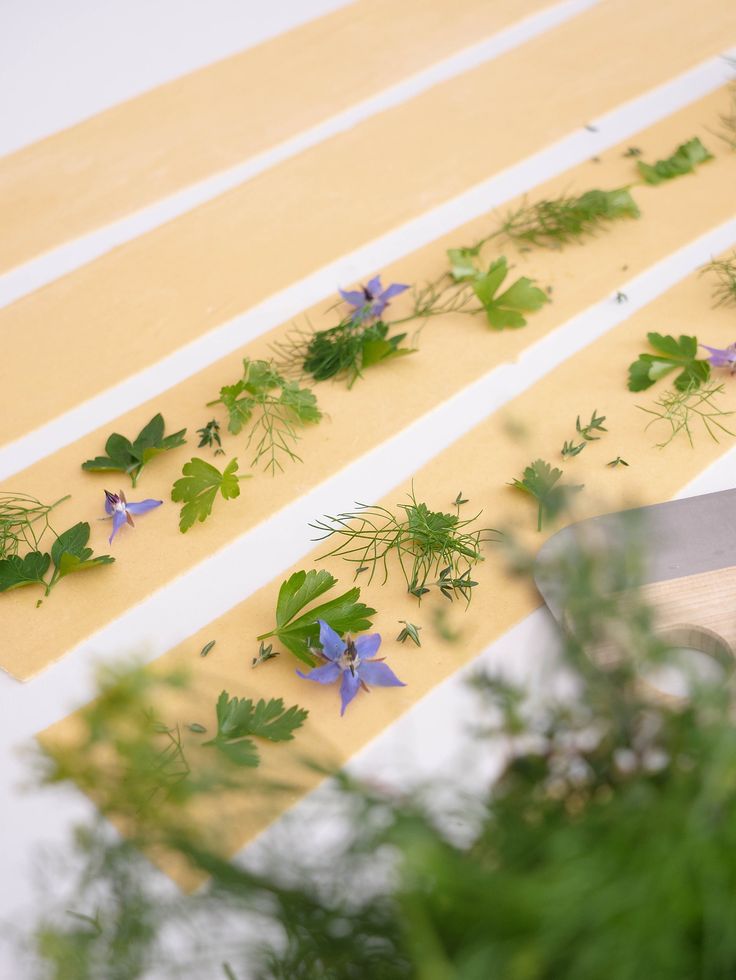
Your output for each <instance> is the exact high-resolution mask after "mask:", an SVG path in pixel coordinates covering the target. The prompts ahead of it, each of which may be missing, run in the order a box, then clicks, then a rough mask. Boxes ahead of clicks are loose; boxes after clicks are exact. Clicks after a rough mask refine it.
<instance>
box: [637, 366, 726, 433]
mask: <svg viewBox="0 0 736 980" xmlns="http://www.w3.org/2000/svg"><path fill="white" fill-rule="evenodd" d="M724 393H725V386H724V385H722V384H716V383H715V382H714V381H711V382H708V383H707V384H703V385H701V386H700V387H698V386H697V385H695V384H692V383H691V384H690V385H689V386H688V387H687V388H685V389H684V390H682V391H680V390H678V389H677V388H672V389H670V390H669V391H665V392H664V393H663V394H662V395H661V396H660V397H659V398H658V399H657V400H656V401H655V402H654V407H653V408H646V407H645V406H644V405H639V406H637V407H638V408H640V409H641V411H642V412H646V413H647V415H652V416H653V418H652V419H651V420H650V421H649V422H648V423H647V425H646V428H647V429H648V428H649V426H650V425H654V423H655V422H665V423H666V424H667V425H668V426H669V429H670V431H669V434H668V436H667V438H666V439H665V440H664V441H663V442H658V443H657V448H658V449H664V447H665V446H668V445H669V444H670V443H671V442H672V440H673V439H674V438H675V436H676V435H678V434H679V433H680V432H684V433H685V435H686V436H687V438H688V442H689V443H690V445H691V446H693V445H694V439H693V430H692V426H693V424H695V423H697V422H698V421H699V422H701V423H702V425H703V427H704V428H705V431H706V432H707V433H708V435H709V436H710V437H711V439H712V440H713V441H714V442H718V441H719V439H718V431H719V430H720V432H721V433H722V434H725V435H729V436H732V435H736V433H734V432H732V431H731V430H730V429H729V428H727V427H726V426H725V425H724V424H723V423H722V422H720V421H719V419H722V418H725V417H726V416H728V415H733V414H734V413H733V412H727V411H723V409H721V408H719V406H718V405H717V404H716V400H717V399H718V398H719V397H720V396H721V395H723V394H724Z"/></svg>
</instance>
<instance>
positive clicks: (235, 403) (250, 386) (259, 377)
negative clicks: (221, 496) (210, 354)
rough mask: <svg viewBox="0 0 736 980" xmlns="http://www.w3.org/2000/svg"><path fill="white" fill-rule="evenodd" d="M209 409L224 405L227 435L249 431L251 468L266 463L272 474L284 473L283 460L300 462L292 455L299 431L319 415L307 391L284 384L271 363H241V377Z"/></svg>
mask: <svg viewBox="0 0 736 980" xmlns="http://www.w3.org/2000/svg"><path fill="white" fill-rule="evenodd" d="M207 404H208V405H224V406H225V408H226V409H227V412H228V415H229V422H228V431H229V432H231V433H232V434H233V435H238V434H239V433H240V432H241V431H242V430H243V429H244V428H246V427H248V442H247V445H248V446H249V447H251V446H253V447H254V448H255V455H254V457H253V459H252V461H251V466H257V465H258V464H259V463H261V462H264V461H265V468H266V469H267V470H270V471H271V473H272V474H275V473H276V470H283V462H282V460H283V458H284V457H286V458H287V459H289V460H291V461H292V462H301V457H299V456H298V455H297V454H296V452H295V451H294V445H295V443H296V442H298V440H299V438H300V435H299V429H300V428H302V427H303V426H305V425H308V424H310V423H313V422H319V420H320V419H321V418H322V413H321V412H320V410H319V408H318V407H317V399H316V398H315V397H314V394H313V393H312V391H311V390H310V389H309V388H303V387H300V386H299V385H298V384H297V383H296V382H295V381H287V380H286V378H285V377H284V376H283V375H282V374H281V373H280V372H279V371H278V370H277V368H276V365H275V364H274V362H273V361H252V360H250V358H247V357H246V358H244V359H243V377H242V378H240V379H239V380H238V381H237V382H235V384H232V385H225V386H224V387H222V388H221V389H220V397H219V398H217V399H215V400H214V401H211V402H208V403H207Z"/></svg>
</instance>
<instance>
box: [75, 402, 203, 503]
mask: <svg viewBox="0 0 736 980" xmlns="http://www.w3.org/2000/svg"><path fill="white" fill-rule="evenodd" d="M186 432H187V430H186V429H180V430H179V431H178V432H173V433H172V434H171V435H169V436H165V435H164V419H163V416H162V415H161V414H160V413H158V414H157V415H154V416H153V418H152V419H151V421H150V422H148V423H147V424H146V425H144V427H143V428H142V429H141V431H140V432H139V433H138V435H137V436H136V437H135V439H134V440H133V442H131V441H130V439H127V438H126V437H125V436H121V435H120V433H119V432H113V434H112V435H111V436H110V437H109V439H108V440H107V442H106V443H105V452H106V453H107V455H106V456H95V458H94V459H88V460H87V461H86V462H85V463H82V469H83V470H87V471H88V472H91V473H127V474H128V476H130V480H131V483H132V484H133V486H135V485H136V484H137V482H138V478H139V477H140V475H141V473H142V472H143V468H144V467H145V466H146V464H147V463H149V462H150V461H151V460H152V459H155V457H156V456H159V455H160V454H161V453H164V452H167V451H168V450H169V449H176V448H177V447H178V446H182V445H184V442H185V441H186V440H185V439H184V436H185V435H186Z"/></svg>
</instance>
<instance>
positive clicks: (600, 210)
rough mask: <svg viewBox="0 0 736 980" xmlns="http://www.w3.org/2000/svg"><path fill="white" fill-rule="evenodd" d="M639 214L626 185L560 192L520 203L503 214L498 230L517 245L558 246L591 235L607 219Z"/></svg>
mask: <svg viewBox="0 0 736 980" xmlns="http://www.w3.org/2000/svg"><path fill="white" fill-rule="evenodd" d="M639 215H640V211H639V208H638V206H637V204H636V201H635V200H634V199H633V197H632V196H631V193H630V191H629V189H628V187H619V188H617V189H615V190H612V191H601V190H590V191H586V192H585V194H581V195H580V196H579V197H572V196H569V195H561V196H560V197H555V198H546V199H543V200H541V201H536V202H534V203H533V204H522V205H521V207H519V208H517V209H516V210H515V211H511V212H510V213H509V214H507V215H506V217H505V218H504V220H503V222H502V224H501V227H500V229H499V230H500V231H501V232H502V233H503V234H504V235H505V236H506V237H507V238H509V239H510V240H511V241H512V242H514V243H515V244H516V245H521V246H524V245H528V246H529V245H536V246H538V247H543V248H560V247H562V246H563V245H567V244H568V243H569V242H572V241H579V240H580V239H581V238H584V237H585V236H587V235H594V234H595V233H596V232H597V231H600V230H601V229H602V228H603V227H604V226H605V225H606V224H607V223H608V222H609V221H614V220H616V219H617V218H638V217H639Z"/></svg>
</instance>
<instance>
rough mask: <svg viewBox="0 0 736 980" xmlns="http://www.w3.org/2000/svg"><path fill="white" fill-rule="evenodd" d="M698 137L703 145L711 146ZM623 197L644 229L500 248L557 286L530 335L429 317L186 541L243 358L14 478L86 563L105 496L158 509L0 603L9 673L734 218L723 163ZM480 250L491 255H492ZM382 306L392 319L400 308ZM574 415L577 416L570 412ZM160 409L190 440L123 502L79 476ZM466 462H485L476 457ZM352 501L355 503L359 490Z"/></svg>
mask: <svg viewBox="0 0 736 980" xmlns="http://www.w3.org/2000/svg"><path fill="white" fill-rule="evenodd" d="M724 104H725V94H724V93H723V92H721V93H716V94H714V95H712V96H709V97H708V98H707V99H705V100H702V101H701V102H699V103H697V104H695V105H693V106H691V107H689V108H687V109H685V110H682V111H681V112H679V113H677V114H676V115H673V116H672V117H670V118H668V119H665V120H663V121H662V122H660V123H658V124H657V125H656V126H655V127H653V128H652V129H651V130H648V131H646V132H645V133H642V134H639V135H638V136H637V137H636V143H637V144H638V145H639V146H640V147H641V148H642V149H643V150H644V152H645V153H646V154H647V158H655V157H657V156H661V155H663V154H665V155H666V154H667V153H669V152H670V151H671V149H672V148H673V147H674V146H675V145H676V143H678V142H681V141H682V140H683V139H686V138H689V137H691V136H693V135H695V134H697V133H699V134H701V135H702V136H703V138H704V139H707V137H708V134H707V132H706V130H705V127H708V126H709V125H711V124H714V121H715V118H716V116H717V113H718V112H719V111H720V110H721V109H722V108H723V106H724ZM708 141H709V142H710V143H711V144H712V143H713V140H712V139H710V140H708ZM624 150H625V147H624V146H620V147H616V148H614V149H612V150H611V151H610V152H609V153H607V154H605V155H604V156H603V158H602V159H601V161H600V162H598V163H593V162H590V163H586V164H585V165H583V166H581V167H578V168H576V169H574V170H573V171H571V172H569V173H567V174H565V175H563V176H562V177H561V178H559V179H557V180H555V181H552V182H550V183H548V184H546V185H543V186H541V187H540V188H538V189H537V192H536V193H538V194H539V195H543V196H548V195H552V194H556V193H559V192H560V191H561V190H570V188H574V189H576V190H580V191H582V190H585V189H587V188H588V187H589V186H591V185H594V184H595V185H601V186H604V187H613V186H618V185H620V184H624V183H626V182H627V181H629V180H631V178H632V175H633V172H634V165H633V163H632V161H631V160H630V159H629V158H626V157H624V156H623V153H624ZM635 195H636V199H637V201H638V202H639V203H640V206H641V209H642V212H643V216H642V218H641V219H639V220H638V221H631V220H623V221H618V222H615V223H612V224H611V225H610V227H609V230H607V231H606V232H602V233H601V234H600V235H599V236H598V237H596V238H594V239H591V240H589V241H588V243H587V244H585V245H584V246H583V245H572V246H570V247H568V248H566V249H564V250H562V251H556V252H555V251H544V250H536V251H533V252H525V253H521V254H516V255H514V254H513V253H509V254H511V255H512V257H513V261H514V262H515V263H516V265H515V268H514V269H513V270H512V276H515V275H517V274H522V273H524V274H527V275H530V276H532V277H536V278H537V279H538V281H539V282H540V284H542V285H547V284H550V285H553V287H554V289H553V293H552V299H553V301H552V302H551V303H550V304H548V305H547V306H546V307H544V308H543V309H542V310H541V311H540V312H538V313H535V314H531V315H530V316H529V321H528V326H527V327H525V328H523V329H521V330H509V331H504V332H501V333H499V332H493V331H491V330H489V329H488V328H487V326H486V325H485V323H484V321H483V320H482V319H481V318H471V317H462V316H460V315H452V316H445V317H438V318H436V319H433V320H431V321H430V322H429V324H428V325H427V326H426V327H425V329H424V330H423V332H422V334H421V336H420V337H419V339H418V344H419V351H418V353H416V354H413V355H411V356H409V357H406V358H403V359H401V360H399V361H396V362H393V363H388V364H386V365H383V366H379V367H376V368H371V369H369V370H368V371H367V372H366V374H365V377H364V379H363V380H360V381H358V382H357V383H356V384H355V386H354V387H353V388H352V390H350V391H348V390H347V388H346V387H345V384H344V382H340V383H331V382H330V383H325V384H321V385H318V386H317V388H316V393H317V396H318V400H319V404H320V406H321V408H322V409H323V410H324V412H325V413H326V416H327V417H326V418H325V419H324V420H323V421H322V422H321V423H320V424H319V425H318V426H314V427H310V428H309V429H305V430H303V440H302V441H301V442H300V443H299V446H298V452H299V454H300V456H301V457H302V458H303V459H304V460H305V462H304V463H303V464H300V463H294V464H289V466H288V468H287V470H286V472H285V473H283V474H279V475H277V476H276V477H271V476H269V475H267V474H265V473H261V472H258V473H257V475H256V476H255V478H254V479H252V480H247V481H244V482H243V483H242V484H241V487H242V490H241V496H240V497H239V498H238V499H237V500H234V501H223V500H222V499H220V498H218V500H217V501H216V502H215V505H214V512H213V515H212V517H211V518H210V519H209V521H208V522H207V523H205V524H203V525H199V524H197V525H195V527H193V528H192V529H191V530H190V531H188V532H187V533H186V534H184V535H182V534H181V533H180V532H179V530H178V516H179V508H178V506H177V505H175V504H173V503H172V502H171V501H170V500H169V494H170V489H171V486H172V484H173V482H174V480H175V479H177V477H178V476H180V474H181V467H182V465H183V463H184V462H185V461H186V460H188V459H189V458H190V457H191V456H193V455H194V456H203V457H204V458H209V451H208V450H198V449H196V438H195V431H194V430H195V429H196V428H198V427H200V426H202V425H203V424H204V423H205V422H206V421H207V420H208V419H209V418H211V417H212V414H213V409H210V408H206V407H205V404H206V402H208V401H210V400H212V399H213V398H216V397H217V395H218V392H219V389H220V387H221V386H222V385H224V384H230V383H232V382H234V381H235V380H236V379H237V378H238V377H239V375H240V368H241V365H240V357H241V356H242V353H243V352H242V351H241V352H238V354H234V355H233V356H231V357H228V358H226V359H224V360H223V361H221V362H220V363H218V364H216V365H213V366H212V367H210V368H208V369H206V370H205V371H203V372H201V373H200V374H198V375H196V376H195V377H193V378H190V379H189V380H187V381H186V382H183V383H182V384H180V385H178V386H177V387H175V388H174V389H172V390H170V391H168V392H166V393H165V394H164V395H162V396H161V397H159V398H157V399H155V400H154V401H152V402H150V403H148V404H145V405H142V406H140V407H139V408H137V409H135V410H134V411H132V412H129V413H127V414H126V415H125V416H123V417H122V418H120V419H118V420H116V421H115V422H114V423H111V424H109V425H106V426H105V427H104V429H100V430H98V431H97V432H94V433H92V434H90V435H89V436H87V437H85V438H84V439H81V440H79V441H78V442H76V443H74V444H72V445H70V446H67V447H65V448H64V449H62V450H60V451H59V452H57V453H55V454H54V455H53V456H50V457H48V458H47V459H44V460H42V461H40V462H39V463H37V464H35V465H34V466H32V467H30V468H29V469H27V470H25V471H23V472H22V473H19V474H17V475H16V476H15V477H14V478H13V480H12V486H11V485H9V486H8V487H7V489H11V488H12V489H16V490H19V491H23V492H27V493H32V494H34V495H35V496H36V497H38V498H39V499H42V500H45V501H51V500H56V499H58V498H59V497H61V496H63V495H64V494H66V493H71V494H72V500H71V501H69V502H68V503H66V504H64V505H62V507H60V508H59V510H58V513H57V514H56V515H55V525H56V526H57V528H58V529H59V530H60V529H62V528H63V527H66V526H70V525H71V524H73V523H75V522H76V521H78V520H90V523H91V524H92V538H91V545H92V547H93V548H94V550H95V552H96V553H105V552H107V551H108V550H110V549H108V546H107V536H108V534H109V523H105V522H98V521H96V520H95V519H94V518H95V517H97V516H98V515H99V516H102V514H103V511H102V504H103V489H104V488H107V489H110V490H113V491H116V490H117V489H118V488H119V487H121V486H122V487H123V488H124V489H126V491H127V492H128V497H129V499H132V500H140V499H143V498H145V497H155V498H159V499H164V500H165V501H166V503H165V504H164V506H163V507H161V508H160V509H158V510H155V511H152V512H151V513H149V514H147V515H146V516H145V517H142V518H141V520H140V521H139V523H138V526H137V527H136V528H135V530H131V529H124V530H123V532H121V533H120V534H119V535H118V537H117V538H116V539H115V541H114V543H113V547H112V549H111V550H112V553H113V554H114V555H115V556H116V558H117V561H116V563H115V565H113V566H111V567H109V568H104V569H100V570H97V571H94V572H92V573H90V574H89V575H85V576H71V577H69V578H68V579H66V580H65V581H63V582H62V583H60V585H59V586H58V588H57V589H56V591H55V593H54V594H52V596H51V597H50V598H49V599H48V600H45V601H44V603H43V605H42V606H41V608H40V609H35V608H34V601H35V595H32V594H31V592H32V590H31V589H27V590H18V591H16V592H11V593H8V594H5V595H3V596H0V611H1V612H2V617H3V628H4V635H5V636H6V637H8V638H10V642H6V643H5V644H3V646H2V649H0V665H1V666H2V667H3V668H4V669H6V670H7V671H9V672H10V673H11V674H13V675H14V676H15V677H18V678H20V679H27V678H28V677H30V676H31V675H32V674H34V673H35V672H37V671H39V670H41V669H43V668H44V667H45V666H47V665H48V664H49V663H51V662H53V661H54V660H56V659H58V658H60V657H62V656H63V655H64V654H65V653H66V652H67V651H69V650H70V649H72V648H73V647H74V646H75V645H77V644H78V643H79V642H81V641H82V640H84V639H85V638H86V637H88V636H90V635H91V634H92V633H94V632H95V631H97V630H99V629H100V628H102V627H103V626H105V625H106V624H108V623H110V622H111V621H113V620H114V619H115V618H116V617H117V616H119V615H121V614H122V613H124V612H125V611H126V610H127V609H129V608H131V607H132V606H133V605H135V604H136V603H138V602H140V601H142V600H144V599H146V598H148V597H149V596H151V595H152V594H153V593H155V592H156V590H157V589H159V588H162V587H164V586H165V585H167V584H168V583H170V582H171V581H173V580H174V579H175V578H176V577H178V576H179V575H181V574H182V573H184V572H185V571H187V570H188V569H190V568H193V567H194V566H195V565H197V564H198V563H199V562H201V561H203V560H204V559H206V558H207V557H208V556H209V555H211V554H213V553H214V552H216V551H217V550H218V549H220V548H221V547H223V546H224V545H226V544H228V543H229V542H230V541H232V540H234V539H235V538H236V537H237V536H239V535H241V534H243V533H245V532H246V531H248V530H249V529H251V528H253V527H254V526H255V525H257V524H258V523H259V522H260V521H262V520H264V519H266V518H267V517H269V516H270V515H272V514H274V513H276V512H277V511H278V510H279V509H280V508H281V507H283V506H285V505H287V504H288V503H289V502H290V501H292V500H294V499H296V498H297V497H299V496H301V495H302V494H304V493H306V492H307V491H309V490H310V489H311V488H313V487H315V486H316V485H317V484H319V483H320V482H322V481H323V480H325V479H327V478H329V477H330V476H331V475H333V474H335V473H336V472H338V471H339V470H340V469H342V468H343V467H344V466H345V465H347V464H348V463H350V462H351V461H353V460H355V459H357V458H359V457H360V456H361V455H363V454H364V453H366V452H368V451H369V450H371V449H373V448H375V447H376V446H377V445H380V443H381V442H383V441H385V440H386V439H388V438H389V437H390V436H392V435H394V434H395V433H397V432H399V431H401V430H402V429H404V428H405V427H406V426H408V425H410V424H411V423H412V422H413V421H414V420H415V419H416V418H418V417H419V416H421V415H423V414H424V413H426V412H428V411H429V410H431V409H432V408H433V407H435V406H436V405H438V404H440V403H442V402H443V401H445V400H446V399H448V398H450V397H451V396H452V395H453V394H455V393H457V392H458V391H460V390H462V389H463V388H464V387H465V386H467V385H468V384H471V383H472V382H474V381H476V380H477V379H478V378H479V377H481V376H483V375H484V374H485V373H487V372H488V371H489V370H491V369H492V368H493V367H495V366H497V365H500V364H503V363H505V362H509V361H513V360H514V359H516V358H517V357H518V356H519V355H520V354H521V352H522V351H524V350H525V349H527V348H529V347H530V346H531V345H533V344H534V343H535V342H536V341H537V340H539V339H540V338H541V337H543V336H545V335H547V334H549V333H550V332H551V331H554V330H555V329H556V328H558V327H560V326H561V325H563V324H564V323H565V322H566V321H567V320H569V319H570V318H571V317H572V316H574V315H575V314H576V313H579V312H580V311H581V310H583V309H585V308H586V307H587V306H589V305H591V304H592V303H594V302H597V301H599V300H602V299H604V298H605V297H607V296H610V297H611V301H612V302H613V295H614V294H615V292H616V290H617V289H618V288H619V286H620V284H621V283H622V282H623V281H624V280H625V279H626V278H628V277H631V276H633V275H636V274H637V273H638V272H640V271H642V270H643V269H645V268H647V267H648V266H650V265H651V264H653V263H654V262H656V261H658V260H660V259H662V258H664V257H666V256H667V255H668V254H669V253H670V252H672V251H673V250H674V249H677V248H679V247H680V246H682V245H684V244H686V243H687V242H688V241H690V240H692V239H693V238H695V237H697V236H699V235H701V234H702V233H704V232H706V231H707V230H709V229H711V228H713V227H715V226H717V225H719V224H721V222H722V221H724V220H725V219H726V218H727V217H728V216H729V215H732V214H734V213H735V212H736V181H735V180H734V159H733V157H732V156H731V157H730V156H727V155H719V156H718V157H717V158H716V159H715V160H714V161H712V162H710V163H708V164H707V165H704V167H703V168H702V170H701V171H700V172H699V173H698V174H697V175H695V176H688V177H683V178H680V179H678V180H674V181H671V182H669V183H667V184H663V185H661V186H660V187H657V188H650V187H637V188H636V190H635ZM535 196H536V194H535ZM488 225H489V217H488V216H485V217H484V218H482V219H478V220H477V221H475V222H473V223H471V224H470V225H468V226H466V227H464V228H461V229H458V230H457V232H455V233H453V234H452V235H451V236H448V237H447V238H446V239H444V240H441V241H438V242H435V243H433V244H432V245H429V246H426V247H425V248H423V249H421V250H420V251H418V252H417V253H415V254H413V255H411V256H408V257H407V258H406V260H404V261H402V262H401V263H398V264H397V265H396V266H395V267H393V268H389V269H388V270H386V278H387V281H392V280H397V281H404V282H412V281H418V280H421V279H422V277H425V276H426V277H428V278H429V277H434V276H435V275H437V274H438V273H439V272H441V271H442V269H443V268H446V262H447V260H446V257H445V249H446V248H447V247H449V246H452V245H458V244H469V243H472V241H473V240H474V239H476V238H477V237H479V236H480V235H482V234H483V232H484V230H487V228H488ZM493 255H494V250H493V249H491V250H490V252H489V259H490V258H491V257H493ZM395 308H396V310H397V312H400V310H401V307H400V301H397V302H396V307H395ZM309 319H310V320H311V322H312V324H313V325H314V326H315V327H318V326H325V325H328V324H329V323H330V322H332V321H330V319H329V317H327V316H326V315H325V314H324V312H322V311H321V310H313V311H310V312H309ZM700 323H701V321H700V319H696V320H693V321H691V322H690V323H689V324H688V325H687V327H686V329H688V330H691V331H692V330H693V329H694V328H695V325H697V328H698V331H700V329H701V327H700ZM288 329H289V326H288V325H286V326H285V327H283V328H281V330H278V331H275V332H273V333H272V334H271V335H270V336H269V337H266V338H261V340H260V341H259V342H258V343H257V344H253V345H252V346H251V347H249V348H247V353H248V354H249V355H250V356H255V357H257V356H264V355H268V353H269V351H268V347H267V344H268V342H270V341H274V340H276V339H278V338H279V337H281V336H283V333H284V331H285V330H288ZM657 329H662V330H664V331H665V332H668V331H670V330H672V329H674V327H673V325H672V324H671V323H670V321H669V320H664V321H662V322H661V323H659V324H658V327H657ZM726 340H728V338H726ZM728 342H730V341H728ZM592 407H593V406H591V408H592ZM599 407H600V406H599ZM583 409H584V406H581V408H580V409H579V410H580V411H583ZM157 411H160V412H162V414H163V415H164V418H165V420H166V423H167V431H175V430H177V429H180V428H183V427H184V426H186V427H187V428H188V432H189V443H188V445H187V446H186V447H184V448H182V449H179V450H177V451H175V452H171V453H165V454H163V455H162V456H161V457H159V458H158V459H156V460H154V461H153V462H152V463H151V464H150V466H149V467H148V468H147V469H146V471H145V472H144V474H143V476H142V477H141V480H140V482H139V485H138V488H137V489H136V490H135V491H132V490H130V487H128V486H125V484H126V483H127V482H129V481H127V480H125V479H124V478H123V476H122V474H91V473H85V472H83V471H82V470H81V469H80V464H81V463H82V462H83V461H84V460H86V459H89V458H91V457H94V456H95V455H98V454H99V453H101V452H102V451H103V447H104V443H105V440H106V437H107V435H109V433H110V432H112V431H117V432H121V433H122V434H123V435H127V436H129V437H131V438H132V437H134V436H135V435H136V434H137V432H138V431H139V430H140V428H141V427H142V426H143V425H144V424H145V423H146V422H147V421H148V420H149V419H150V418H151V416H152V415H153V414H155V413H156V412H157ZM245 444H246V438H245V435H241V436H239V437H227V438H226V442H225V446H226V449H227V451H228V452H227V455H226V456H224V457H218V458H217V459H216V460H214V461H215V462H216V463H217V462H220V461H222V460H226V459H229V458H230V457H231V456H237V457H238V458H239V460H240V463H241V471H242V470H244V469H246V470H247V464H248V462H249V461H250V458H251V456H252V450H250V451H249V450H248V449H247V448H246V445H245ZM614 455H615V453H614ZM478 465H480V466H482V465H483V460H482V459H479V461H478ZM463 489H464V481H463ZM356 494H357V495H358V496H360V494H359V492H358V489H357V488H356ZM62 590H63V595H62Z"/></svg>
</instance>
